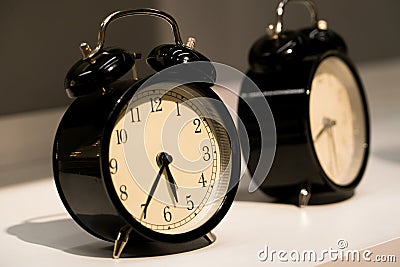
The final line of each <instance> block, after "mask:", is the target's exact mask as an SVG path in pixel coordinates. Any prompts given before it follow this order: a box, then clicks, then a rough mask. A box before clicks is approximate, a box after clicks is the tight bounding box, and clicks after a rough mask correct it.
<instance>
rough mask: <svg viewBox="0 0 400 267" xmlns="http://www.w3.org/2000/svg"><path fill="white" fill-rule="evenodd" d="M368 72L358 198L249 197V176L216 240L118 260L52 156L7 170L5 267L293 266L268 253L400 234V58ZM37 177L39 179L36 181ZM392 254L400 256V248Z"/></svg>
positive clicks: (357, 246)
mask: <svg viewBox="0 0 400 267" xmlns="http://www.w3.org/2000/svg"><path fill="white" fill-rule="evenodd" d="M361 74H362V78H363V80H364V84H365V87H366V89H367V95H368V98H369V102H370V106H371V114H372V152H371V155H370V160H369V163H368V167H367V170H366V173H365V176H364V178H363V180H362V182H361V184H360V185H359V187H358V188H357V191H356V194H355V196H354V197H352V198H351V199H349V200H347V201H344V202H340V203H335V204H330V205H321V206H309V207H306V208H302V209H300V208H298V207H296V206H293V205H286V204H279V203H272V202H271V201H270V199H269V198H268V197H266V196H265V195H263V194H262V193H261V192H256V193H254V194H249V193H247V184H248V180H243V181H242V184H241V187H240V190H239V193H238V195H237V197H236V201H235V202H234V204H233V206H232V208H231V209H230V211H229V212H228V214H227V216H226V217H225V218H224V219H223V221H222V222H221V223H220V224H219V225H218V226H217V228H216V229H215V230H214V234H215V235H216V236H217V240H216V242H215V243H213V244H211V245H209V246H206V247H203V248H201V249H198V250H194V251H189V252H185V253H178V254H174V255H168V256H156V257H123V258H121V259H119V260H114V259H112V258H111V255H112V244H111V243H107V242H103V241H100V240H97V239H96V238H94V237H91V236H90V235H89V234H86V233H85V232H84V231H83V230H82V229H80V228H79V226H77V225H76V224H75V223H74V221H73V220H72V219H71V218H70V217H69V216H68V215H67V213H66V210H65V209H64V207H63V205H62V203H61V201H60V199H59V197H58V195H57V192H56V188H55V185H54V182H53V179H52V177H51V169H50V167H49V166H50V165H49V162H48V161H44V162H42V163H40V162H31V163H25V164H24V165H22V167H18V168H14V169H5V167H2V168H0V171H1V175H0V184H1V185H3V186H1V187H0V211H1V214H2V215H1V220H0V249H1V252H0V266H7V267H13V266H18V267H24V266H30V267H31V266H42V267H46V266H52V267H54V266H57V267H62V266H68V267H70V266H96V267H101V266H139V265H140V266H161V265H163V266H185V267H187V266H205V265H208V266H217V264H218V265H219V266H257V265H259V266H262V265H266V264H268V265H266V266H274V265H280V264H281V263H283V262H282V261H280V260H278V259H275V260H274V261H272V262H271V260H270V259H267V260H266V261H265V262H262V261H260V260H259V259H258V257H259V256H260V255H259V251H260V250H262V249H264V248H265V247H266V246H268V249H269V250H276V251H279V250H284V251H287V252H290V251H293V250H296V251H300V252H301V251H304V250H315V251H316V252H317V253H321V252H322V251H323V250H327V249H330V248H332V249H338V244H337V242H338V241H339V240H345V241H346V242H347V244H348V247H347V248H348V249H352V250H362V249H365V248H368V247H371V246H374V245H376V244H379V243H382V242H385V241H388V240H392V239H395V238H399V237H400V205H399V203H400V194H399V188H400V175H399V174H400V138H399V137H398V136H399V135H398V132H399V131H400V119H399V118H398V116H399V115H400V105H398V103H399V99H400V92H399V90H398V82H399V81H400V78H399V76H400V61H390V62H383V63H379V64H374V65H365V66H363V67H362V69H361ZM55 116H59V113H57V115H55ZM54 127H55V126H54ZM49 146H50V145H49ZM30 176H32V177H35V176H36V178H38V179H35V180H29V179H27V178H29V177H30ZM14 180H18V181H25V182H22V183H21V182H13V181H14ZM1 181H3V182H1ZM4 181H6V182H4ZM397 244H398V243H397ZM389 250H391V251H389V252H390V253H391V254H395V255H397V262H399V261H400V249H399V248H398V246H397V247H391V248H390V249H389ZM386 251H387V250H386ZM318 255H319V254H318ZM318 263H319V262H315V261H303V262H300V263H297V264H296V265H298V266H314V265H317V264H318ZM289 264H290V265H292V264H293V262H291V261H289ZM385 266H389V264H386V265H385Z"/></svg>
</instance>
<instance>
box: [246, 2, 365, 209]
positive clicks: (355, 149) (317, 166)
mask: <svg viewBox="0 0 400 267" xmlns="http://www.w3.org/2000/svg"><path fill="white" fill-rule="evenodd" d="M288 2H290V1H289V0H284V1H281V2H280V3H279V5H278V7H277V10H276V12H277V23H276V25H275V26H271V25H270V26H269V27H268V28H267V34H266V35H265V36H263V37H261V38H260V39H259V40H257V41H256V42H255V43H254V44H253V46H252V47H251V50H250V54H249V63H250V69H249V71H248V73H247V75H248V76H249V77H250V78H251V79H252V81H254V82H255V83H256V84H257V85H258V87H259V88H260V90H261V91H262V94H261V95H255V96H254V95H249V94H247V93H246V86H245V85H244V86H243V87H242V91H241V95H242V97H243V98H244V99H245V100H246V101H240V103H239V116H240V117H241V118H242V121H243V122H244V125H245V129H246V130H247V133H248V135H249V139H250V140H251V142H250V158H249V162H248V169H249V171H250V173H251V174H253V173H254V170H255V168H256V167H257V165H262V164H263V163H262V162H259V155H260V152H261V148H260V142H261V139H262V138H265V137H263V136H262V135H261V134H260V131H259V130H258V129H259V126H258V123H259V122H258V121H257V120H256V119H255V117H254V115H253V114H252V112H251V110H250V109H249V106H248V104H246V102H247V103H251V102H252V101H253V99H255V98H257V97H263V98H265V99H266V100H267V102H268V104H269V106H270V108H271V111H272V114H273V116H274V120H275V125H276V135H277V144H276V152H275V158H274V161H273V164H272V167H271V169H270V171H269V173H268V175H267V177H266V179H265V180H264V182H263V183H262V184H261V186H260V189H261V190H262V191H263V192H265V193H267V194H269V195H270V196H273V197H276V198H277V199H278V200H280V201H282V202H289V203H295V204H298V205H300V206H304V205H307V204H324V203H331V202H336V201H340V200H344V199H347V198H349V197H351V196H352V195H353V194H354V189H355V188H356V186H357V185H358V184H359V182H360V180H361V178H362V176H363V174H364V171H365V168H366V164H367V159H368V153H369V117H368V108H367V101H366V97H365V94H364V90H363V86H362V83H361V79H360V77H359V75H358V74H357V71H356V68H355V67H354V65H353V63H352V62H351V61H350V59H349V57H348V55H347V48H346V44H345V42H344V41H343V39H342V38H341V37H340V36H339V35H338V34H337V33H335V32H334V31H332V30H330V29H329V28H328V25H327V22H326V21H324V20H319V19H318V17H317V11H316V7H315V4H314V3H313V2H312V1H308V0H307V1H293V2H301V3H303V4H305V5H306V6H307V7H308V9H309V11H310V14H311V21H312V26H311V27H308V28H305V29H301V30H298V31H284V30H283V22H282V19H283V13H284V8H285V5H286V4H287V3H288ZM252 98H253V99H252Z"/></svg>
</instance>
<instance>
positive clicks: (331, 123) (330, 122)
mask: <svg viewBox="0 0 400 267" xmlns="http://www.w3.org/2000/svg"><path fill="white" fill-rule="evenodd" d="M322 123H323V124H324V126H323V127H322V129H321V130H320V131H319V132H318V133H317V135H316V136H315V139H314V142H316V141H317V140H318V139H319V138H320V137H321V135H322V134H323V133H324V132H325V131H326V130H328V129H330V128H331V127H333V126H335V125H336V121H335V120H331V119H329V118H326V117H324V118H323V119H322Z"/></svg>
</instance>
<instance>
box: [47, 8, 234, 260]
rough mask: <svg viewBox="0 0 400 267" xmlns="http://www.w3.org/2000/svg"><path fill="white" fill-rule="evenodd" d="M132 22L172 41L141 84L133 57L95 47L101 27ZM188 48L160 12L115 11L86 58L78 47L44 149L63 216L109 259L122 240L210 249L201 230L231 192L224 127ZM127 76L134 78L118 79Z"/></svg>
mask: <svg viewBox="0 0 400 267" xmlns="http://www.w3.org/2000/svg"><path fill="white" fill-rule="evenodd" d="M132 15H149V16H156V17H159V18H162V19H164V20H165V21H167V22H168V23H169V24H170V25H171V27H172V29H173V32H174V37H175V43H174V44H163V45H160V46H158V47H156V48H154V49H153V50H152V51H151V52H150V54H149V56H148V57H147V63H148V65H150V66H151V67H152V68H153V69H154V70H155V71H156V73H155V74H153V75H151V76H149V77H147V78H144V79H138V78H137V74H136V69H135V60H137V59H138V58H139V57H140V56H139V54H137V53H130V52H127V51H125V50H123V49H120V48H104V47H103V45H104V41H105V33H106V28H107V26H108V25H109V23H111V22H112V21H114V20H116V19H119V18H122V17H126V16H132ZM194 41H195V40H194V39H193V38H189V41H188V43H187V44H183V42H182V39H181V36H180V33H179V28H178V25H177V23H176V21H175V20H174V18H173V17H172V16H170V15H169V14H166V13H164V12H162V11H158V10H154V9H137V10H126V11H118V12H115V13H113V14H111V15H109V16H108V17H107V18H106V19H105V20H104V21H103V22H102V24H101V27H100V31H99V35H98V43H97V46H96V47H95V48H94V49H93V50H92V49H91V48H90V47H89V46H88V45H87V44H85V43H84V44H82V45H81V51H82V54H83V58H82V59H81V60H79V61H78V62H77V63H76V64H75V65H74V66H73V67H72V68H71V69H70V70H69V72H68V74H67V76H66V79H65V88H66V91H67V93H68V95H69V96H70V97H73V98H75V100H74V101H73V103H72V104H71V105H70V106H69V108H68V109H67V111H66V112H65V114H64V116H63V118H62V120H61V122H60V124H59V127H58V130H57V133H56V137H55V141H54V148H53V169H54V178H55V183H56V186H57V189H58V193H59V195H60V197H61V199H62V202H63V204H64V205H65V207H66V209H67V210H68V212H69V213H70V215H71V217H72V218H73V219H74V220H75V221H76V222H77V223H78V224H79V225H80V226H81V227H82V228H83V229H84V230H86V231H87V232H89V233H90V234H92V235H94V236H95V237H98V238H100V239H103V240H106V241H111V242H114V252H113V256H114V258H118V257H120V255H121V252H122V251H123V249H124V247H125V245H126V244H127V241H128V238H131V239H135V240H136V242H135V243H137V242H139V243H140V242H147V241H153V242H164V243H181V242H187V241H193V240H195V239H199V238H202V237H204V238H206V240H207V241H208V242H210V243H211V242H213V241H214V240H215V236H214V235H213V234H211V230H212V229H213V228H214V227H215V226H216V225H217V224H218V223H219V222H220V221H221V219H222V218H223V217H224V215H225V214H226V213H227V211H228V209H229V207H230V206H231V204H232V201H233V199H234V196H235V193H236V191H237V186H238V182H239V175H240V148H239V141H238V137H237V135H235V131H234V130H232V129H235V126H234V122H233V120H232V118H231V116H230V115H229V112H228V110H227V108H226V107H225V106H224V105H223V102H222V101H221V99H220V98H219V97H218V96H217V95H216V94H215V93H214V91H213V90H212V89H211V88H210V86H211V85H212V84H213V81H214V80H215V70H214V69H213V67H212V65H211V63H210V62H209V60H208V59H207V58H206V57H205V56H203V55H202V54H201V53H199V52H197V51H196V50H195V49H194ZM194 62H199V63H204V64H205V65H204V64H203V66H206V67H204V68H197V67H193V66H192V65H191V64H192V63H194ZM131 69H132V70H133V73H134V78H133V79H128V80H123V78H122V76H124V75H125V74H126V73H127V72H129V71H130V70H131ZM192 81H193V82H192Z"/></svg>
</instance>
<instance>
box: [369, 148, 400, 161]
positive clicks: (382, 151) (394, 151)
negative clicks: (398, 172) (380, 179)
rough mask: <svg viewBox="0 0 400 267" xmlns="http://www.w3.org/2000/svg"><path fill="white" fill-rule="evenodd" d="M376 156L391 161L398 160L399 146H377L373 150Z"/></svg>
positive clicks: (399, 155)
mask: <svg viewBox="0 0 400 267" xmlns="http://www.w3.org/2000/svg"><path fill="white" fill-rule="evenodd" d="M373 153H374V154H375V155H376V156H377V157H379V158H381V159H384V160H388V161H391V162H395V163H398V162H400V147H385V148H379V149H377V150H375V151H374V152H373Z"/></svg>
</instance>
